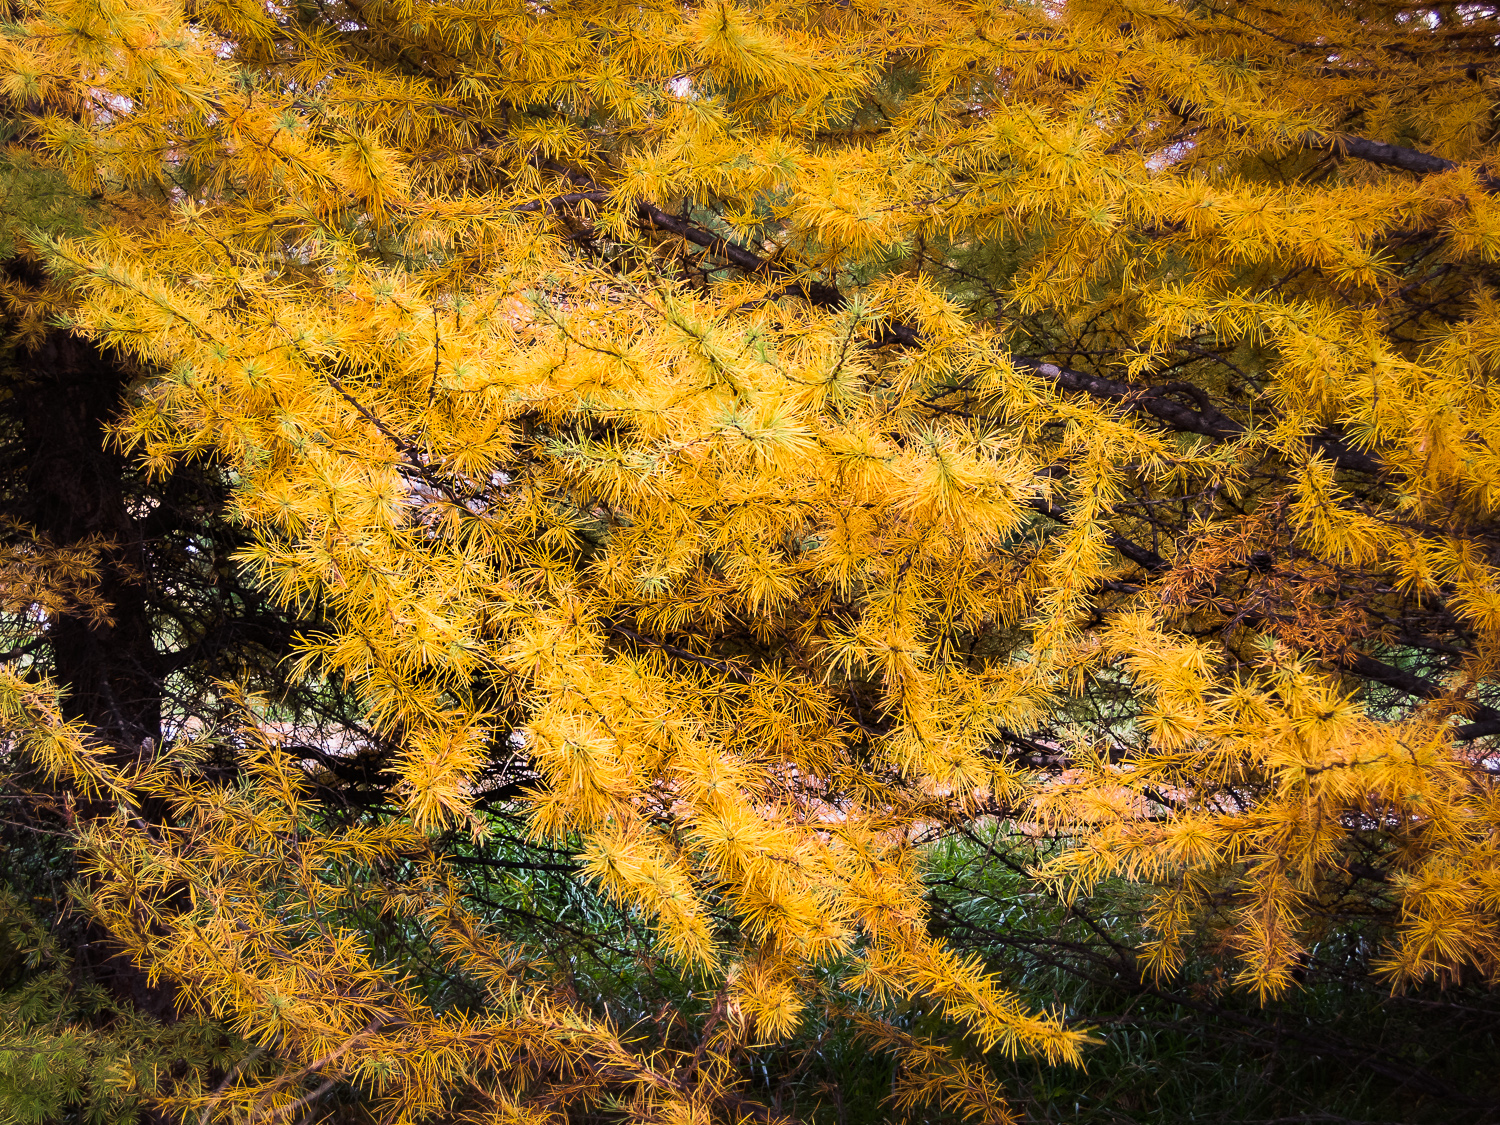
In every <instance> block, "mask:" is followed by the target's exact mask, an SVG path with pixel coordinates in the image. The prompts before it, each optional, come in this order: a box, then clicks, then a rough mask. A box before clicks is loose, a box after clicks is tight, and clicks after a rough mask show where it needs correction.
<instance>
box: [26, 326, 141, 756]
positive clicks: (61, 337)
mask: <svg viewBox="0 0 1500 1125" xmlns="http://www.w3.org/2000/svg"><path fill="white" fill-rule="evenodd" d="M16 358H17V360H18V361H19V362H18V363H17V366H18V367H19V368H20V369H21V371H20V375H21V380H22V384H23V385H22V386H20V387H17V388H16V403H15V409H16V410H17V411H18V415H19V417H18V421H19V423H20V434H19V435H18V436H19V437H20V440H21V444H22V445H23V447H24V449H25V451H26V459H27V461H28V462H29V464H28V465H27V468H26V475H25V481H24V492H23V494H22V495H21V496H20V497H18V500H19V505H18V507H19V509H20V510H19V511H18V512H17V515H18V516H20V517H21V518H22V519H23V520H25V521H26V522H28V523H30V524H32V525H33V526H34V527H35V528H36V529H37V531H38V532H40V533H41V534H42V535H44V536H45V537H47V538H48V539H50V540H51V541H52V542H53V543H55V544H57V545H58V546H70V545H73V544H76V543H81V542H83V541H85V540H87V539H88V538H89V537H91V536H100V537H102V538H103V539H105V540H106V541H107V542H108V543H109V544H110V546H109V548H108V549H107V550H106V551H105V553H104V556H103V566H102V572H101V579H100V584H99V593H100V595H101V597H103V599H104V600H105V602H107V603H108V605H109V606H110V616H111V617H112V618H113V622H112V623H110V624H103V623H97V622H91V621H89V620H87V619H85V618H83V617H79V616H64V617H60V618H59V619H57V620H56V621H54V622H53V623H52V624H51V626H50V628H49V629H48V634H47V636H48V641H49V643H50V646H51V649H52V654H53V660H54V676H55V677H56V680H57V682H58V684H59V686H61V687H62V688H63V689H64V690H65V691H66V693H67V701H68V703H67V705H68V707H69V709H70V710H71V711H72V712H73V714H74V716H75V717H77V718H79V719H82V720H84V721H85V722H87V723H88V724H89V725H90V726H91V727H93V728H94V730H95V731H96V732H97V733H98V735H99V736H100V737H101V738H103V739H105V740H106V741H108V742H110V743H112V744H113V745H115V746H116V747H118V748H120V749H122V750H123V749H126V748H137V747H139V746H141V744H142V743H143V742H144V741H145V740H146V739H148V738H149V739H151V740H153V741H154V742H156V743H159V742H160V741H161V733H162V732H161V684H160V681H159V678H158V676H157V675H156V673H155V665H156V647H155V638H154V636H153V628H152V620H151V615H150V612H149V608H148V603H147V590H146V584H145V575H144V568H145V566H146V565H147V557H146V552H145V551H144V550H143V543H142V539H141V533H140V529H139V527H138V526H137V521H136V519H135V518H133V515H132V513H131V512H130V510H129V507H128V505H127V503H126V489H125V480H126V475H127V474H128V473H129V472H130V468H129V466H128V464H127V463H126V461H125V459H124V458H123V457H122V456H120V455H119V454H118V453H116V452H114V451H113V450H110V449H108V448H106V436H105V426H106V424H107V423H108V421H109V419H110V418H111V417H112V416H113V415H114V414H115V413H116V411H117V410H118V409H119V405H120V399H121V395H122V393H123V392H124V390H125V388H126V386H127V385H128V383H129V379H130V377H129V375H128V373H127V372H126V371H125V370H124V369H122V367H121V366H120V364H119V363H117V362H116V361H114V360H113V359H112V358H111V357H109V356H107V355H104V354H102V353H101V352H100V351H99V350H98V349H96V348H95V347H94V346H93V345H91V344H89V343H88V342H86V341H84V340H81V339H79V338H77V337H75V336H72V335H69V334H67V333H65V332H61V331H54V332H52V333H51V334H50V335H49V336H48V337H47V339H46V340H45V341H44V342H43V344H42V345H41V346H40V347H38V348H37V349H35V350H34V351H31V352H29V353H24V354H22V355H20V356H17V357H16Z"/></svg>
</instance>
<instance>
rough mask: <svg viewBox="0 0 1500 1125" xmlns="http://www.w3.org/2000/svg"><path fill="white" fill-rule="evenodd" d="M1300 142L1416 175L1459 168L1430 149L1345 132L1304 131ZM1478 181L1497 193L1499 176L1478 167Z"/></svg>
mask: <svg viewBox="0 0 1500 1125" xmlns="http://www.w3.org/2000/svg"><path fill="white" fill-rule="evenodd" d="M1302 143H1303V144H1305V145H1306V146H1307V147H1308V148H1311V149H1316V150H1318V151H1320V152H1332V153H1337V154H1338V155H1340V156H1352V157H1354V158H1355V159H1356V160H1363V161H1365V162H1366V163H1369V164H1380V165H1383V166H1384V167H1387V168H1399V169H1401V170H1402V171H1403V172H1414V173H1416V174H1417V175H1419V176H1430V175H1433V174H1434V173H1437V172H1451V171H1453V170H1454V169H1455V168H1458V167H1459V164H1458V163H1457V162H1456V161H1453V160H1448V159H1446V158H1445V157H1442V156H1434V155H1432V153H1430V152H1422V151H1420V150H1418V149H1414V148H1404V147H1403V146H1401V145H1391V144H1386V143H1385V142H1384V141H1372V140H1368V139H1367V138H1365V137H1355V136H1351V135H1350V134H1348V133H1328V134H1324V135H1319V134H1316V133H1308V134H1307V135H1305V136H1304V137H1303V138H1302ZM1479 183H1480V186H1482V187H1483V188H1484V190H1485V191H1487V192H1490V193H1496V192H1500V178H1497V177H1495V176H1493V175H1491V174H1490V172H1489V171H1488V170H1486V169H1480V171H1479Z"/></svg>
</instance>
